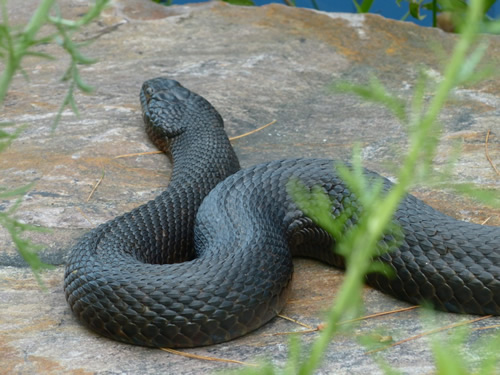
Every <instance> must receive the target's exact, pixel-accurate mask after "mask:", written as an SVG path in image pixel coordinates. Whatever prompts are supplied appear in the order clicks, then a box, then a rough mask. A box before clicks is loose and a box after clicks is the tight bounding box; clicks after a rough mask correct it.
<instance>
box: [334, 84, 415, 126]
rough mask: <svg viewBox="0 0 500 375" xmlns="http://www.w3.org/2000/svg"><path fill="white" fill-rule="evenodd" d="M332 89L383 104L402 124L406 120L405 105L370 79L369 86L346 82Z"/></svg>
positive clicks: (335, 85)
mask: <svg viewBox="0 0 500 375" xmlns="http://www.w3.org/2000/svg"><path fill="white" fill-rule="evenodd" d="M332 89H333V90H335V91H339V92H347V93H352V94H356V95H358V96H360V97H362V98H363V99H365V100H366V101H370V102H373V103H379V104H383V105H384V106H385V107H386V108H387V109H389V110H390V111H391V112H392V113H393V114H394V115H395V116H396V117H397V118H398V119H399V120H400V121H402V122H403V123H405V122H406V120H407V115H406V109H405V108H406V104H405V102H404V101H403V100H402V99H400V98H398V97H397V96H395V95H392V94H390V93H389V92H387V91H386V89H385V87H384V86H383V85H382V84H381V83H380V81H379V80H377V79H376V78H374V77H372V79H371V80H370V85H369V86H366V85H363V86H362V85H355V84H352V83H348V82H339V83H337V84H334V85H333V86H332Z"/></svg>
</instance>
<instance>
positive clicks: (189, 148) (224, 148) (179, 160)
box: [170, 126, 240, 198]
mask: <svg viewBox="0 0 500 375" xmlns="http://www.w3.org/2000/svg"><path fill="white" fill-rule="evenodd" d="M214 150H217V152H214ZM170 156H171V159H172V162H173V172H172V177H171V181H170V184H178V183H181V184H186V183H188V182H190V183H196V184H197V185H196V186H195V187H194V188H195V190H197V191H198V193H196V194H199V195H200V196H201V198H204V196H205V195H206V194H208V192H209V191H210V190H212V188H214V187H215V185H217V183H219V182H220V181H222V180H224V179H225V178H226V177H228V176H229V175H231V174H233V173H235V172H237V171H238V170H239V169H240V165H239V162H238V158H237V156H236V154H235V152H234V150H233V148H232V146H231V144H230V142H229V139H228V137H227V135H226V133H225V131H224V129H223V128H222V127H220V126H206V127H203V128H195V129H192V128H190V129H187V130H186V131H185V132H184V133H183V134H181V135H180V136H178V137H176V138H173V139H172V140H171V142H170ZM202 176H210V178H208V179H207V178H205V179H202V178H201V177H202ZM202 180H203V181H204V182H203V183H200V181H202ZM191 188H193V187H191Z"/></svg>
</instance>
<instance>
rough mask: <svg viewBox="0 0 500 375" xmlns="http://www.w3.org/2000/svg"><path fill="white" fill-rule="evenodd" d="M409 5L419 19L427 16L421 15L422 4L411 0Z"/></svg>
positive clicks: (411, 12) (413, 15) (412, 13)
mask: <svg viewBox="0 0 500 375" xmlns="http://www.w3.org/2000/svg"><path fill="white" fill-rule="evenodd" d="M408 6H409V9H410V14H411V16H412V17H413V18H415V19H417V20H423V19H424V18H425V16H421V15H420V4H419V3H415V2H413V1H411V2H410V4H409V5H408Z"/></svg>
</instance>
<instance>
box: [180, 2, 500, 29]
mask: <svg viewBox="0 0 500 375" xmlns="http://www.w3.org/2000/svg"><path fill="white" fill-rule="evenodd" d="M203 1H206V0H173V4H174V5H175V4H187V3H201V2H203ZM253 1H254V3H255V4H256V5H265V4H270V3H281V4H283V1H276V0H275V1H272V0H253ZM361 2H362V1H361V0H358V3H361ZM295 3H296V5H297V6H298V7H303V8H313V6H312V2H311V0H296V1H295ZM316 3H317V4H318V8H319V9H320V10H324V11H327V12H348V13H356V7H355V6H354V4H353V2H352V0H316ZM407 12H408V2H406V1H402V2H401V6H400V7H399V6H398V5H397V4H396V0H375V1H374V2H373V5H372V7H371V10H370V13H376V14H380V15H382V16H384V17H387V18H392V19H396V20H400V19H401V18H403V16H404V15H405V14H406V13H407ZM488 14H489V15H490V16H491V17H494V18H496V17H498V16H499V15H500V2H496V3H495V4H494V5H493V6H492V7H491V8H490V11H489V12H488ZM422 15H425V16H426V17H425V18H424V19H423V20H420V21H419V20H416V19H415V18H413V17H411V16H408V18H407V21H411V22H414V23H416V24H419V25H422V26H431V25H432V13H431V12H428V11H422Z"/></svg>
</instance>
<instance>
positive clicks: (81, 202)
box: [0, 0, 500, 374]
mask: <svg viewBox="0 0 500 375" xmlns="http://www.w3.org/2000/svg"><path fill="white" fill-rule="evenodd" d="M33 3H35V2H33V1H32V0H18V1H16V5H14V2H12V1H11V2H9V3H8V12H9V17H10V20H11V21H12V22H13V23H14V24H18V25H21V24H23V23H25V22H26V21H27V20H28V19H29V16H30V14H31V13H32V12H33V10H34V9H35V5H34V4H33ZM87 3H88V2H87V1H83V0H78V1H71V2H61V4H60V10H61V13H62V15H63V16H64V17H66V18H70V19H77V18H79V17H81V15H82V14H84V13H85V11H86V9H87ZM44 32H48V29H47V30H44ZM75 38H76V40H78V41H82V42H83V41H88V40H93V43H92V44H90V45H89V46H87V47H85V49H84V53H85V54H87V55H88V56H90V57H93V58H96V59H98V62H97V63H96V64H93V65H89V66H81V67H80V71H81V75H82V77H83V79H84V80H86V81H87V82H88V83H90V84H91V85H92V86H94V87H95V92H94V93H93V94H92V95H82V94H76V101H77V105H78V108H79V111H80V116H79V117H76V116H74V115H73V114H72V113H71V112H70V111H69V110H65V111H64V112H63V116H62V121H61V124H60V125H59V126H58V127H57V129H55V131H52V122H53V120H54V118H55V115H56V113H57V110H58V108H59V106H60V104H61V103H62V101H63V99H64V97H65V95H66V92H67V85H66V84H65V83H63V82H60V81H59V78H60V77H61V76H62V75H63V74H64V71H65V69H66V68H67V64H68V63H69V60H68V57H67V56H66V55H65V53H64V51H63V50H62V49H61V48H60V47H58V46H57V45H55V44H46V45H44V46H41V47H39V51H40V52H44V53H49V54H52V55H54V56H55V57H56V58H57V59H56V60H54V61H48V60H40V59H38V58H35V57H28V58H26V59H25V60H24V62H23V68H24V70H25V72H26V73H27V74H28V76H29V81H27V80H26V79H25V78H24V77H23V76H22V75H21V74H20V73H19V74H18V75H17V76H16V77H15V79H14V81H13V83H12V85H11V89H10V91H9V94H8V96H7V98H6V100H5V103H4V105H3V108H2V110H1V114H0V121H13V122H16V123H25V124H26V128H25V130H24V131H23V132H22V134H21V135H20V136H19V137H18V138H17V139H16V140H15V141H14V142H13V143H12V145H11V146H10V148H8V149H7V150H6V151H5V152H3V153H2V155H1V159H0V181H1V183H0V185H2V186H5V187H9V188H15V187H20V186H23V185H25V184H28V183H32V182H34V183H35V184H34V186H33V188H32V190H31V191H30V192H29V193H28V194H26V196H25V197H24V198H23V200H22V202H21V204H20V207H19V209H18V210H17V213H16V215H17V217H18V218H19V219H20V220H22V221H24V222H26V223H30V224H33V225H36V226H41V227H45V228H49V229H50V232H49V233H31V234H30V238H31V239H33V240H34V241H36V242H37V243H40V244H43V245H44V246H45V247H44V249H43V250H42V251H41V252H40V256H41V258H42V259H43V260H44V261H46V262H48V263H51V264H53V265H55V266H56V267H55V269H54V270H51V271H45V272H43V273H42V275H41V279H42V280H43V282H44V285H45V289H44V290H41V289H40V287H39V285H38V284H37V282H36V280H35V278H34V277H33V276H32V274H31V271H30V270H29V269H28V268H26V267H25V264H24V261H23V260H22V259H21V258H20V256H19V255H18V254H17V252H16V250H15V249H14V247H13V245H12V242H11V240H10V237H9V236H8V235H7V233H5V232H4V231H3V228H0V248H2V249H3V251H2V252H1V253H0V373H6V374H7V373H9V374H10V373H19V374H21V373H22V374H58V373H65V374H67V373H75V374H87V373H98V374H118V373H120V374H122V373H172V374H173V373H183V374H200V373H207V372H210V371H212V370H220V369H229V368H238V367H240V365H235V364H227V363H220V362H209V361H204V360H197V359H188V358H185V357H180V356H176V355H173V354H169V353H165V352H163V351H160V350H152V349H146V348H141V347H135V346H131V345H125V344H120V343H116V342H113V341H110V340H108V339H105V338H102V337H99V336H97V335H95V334H94V333H92V332H90V331H88V330H87V329H85V328H84V327H83V326H81V325H80V324H79V323H78V322H77V321H76V319H75V318H74V317H73V316H72V314H71V311H70V309H69V307H68V306H67V304H66V301H65V299H64V294H63V291H62V276H63V268H64V262H65V256H66V255H67V251H68V248H69V247H70V246H71V244H72V243H73V242H74V241H75V240H76V239H77V238H78V237H79V236H80V235H82V234H83V233H85V232H86V231H88V230H89V229H90V228H93V227H95V226H96V225H98V224H100V223H103V222H105V221H107V220H109V219H111V218H113V217H115V216H117V215H118V214H120V213H123V212H126V211H129V210H130V209H132V208H134V207H137V206H138V205H140V204H142V203H144V202H146V201H148V200H150V199H152V198H153V197H155V196H156V195H158V194H159V192H161V191H162V190H163V189H165V187H166V186H167V185H168V180H169V176H170V172H171V166H170V164H169V162H168V160H167V159H166V157H165V156H164V155H142V156H133V157H126V158H125V157H124V158H117V156H120V155H124V154H130V153H140V152H147V151H153V150H155V148H154V146H153V145H152V143H151V142H150V141H149V140H148V138H147V137H146V135H145V133H144V129H143V124H142V119H141V111H140V105H139V101H138V93H139V89H140V86H141V84H142V82H143V81H145V80H147V79H149V78H152V77H156V76H168V77H170V78H174V79H176V80H178V81H180V82H181V83H182V84H183V85H184V86H186V87H188V88H190V89H192V90H193V91H196V92H198V93H199V94H201V95H203V96H205V97H206V98H207V99H208V100H209V101H210V102H211V103H212V104H214V106H215V107H216V108H218V110H219V111H220V113H221V115H222V116H223V118H224V120H225V124H226V129H227V132H228V134H229V135H230V136H235V135H239V134H242V133H245V132H247V131H250V130H253V129H255V128H257V127H259V126H261V125H264V124H266V123H268V122H270V121H271V120H273V119H276V120H277V122H276V124H274V125H273V126H271V127H268V128H266V129H265V130H263V131H261V132H258V133H256V134H253V135H251V136H247V137H245V138H242V139H240V140H237V141H234V147H235V149H236V152H237V153H238V155H239V157H240V160H241V164H242V166H243V167H247V166H250V165H253V164H256V163H259V162H263V161H268V160H272V159H278V158H286V157H297V156H305V157H311V156H321V157H331V158H336V159H341V160H348V159H349V158H350V156H351V155H352V149H353V146H354V145H355V144H359V145H360V147H361V150H362V156H363V162H364V164H365V165H366V166H367V167H369V168H370V169H373V170H376V171H378V172H379V173H381V174H382V175H385V176H387V177H392V176H393V175H394V167H397V166H398V165H399V164H400V161H401V159H402V156H403V155H404V151H405V149H406V146H407V139H408V137H407V133H406V130H405V128H404V127H403V126H402V125H401V124H400V123H399V122H398V121H397V120H396V119H395V118H394V117H392V116H391V115H390V114H389V113H388V111H386V110H385V109H383V108H380V107H379V106H376V105H373V104H367V103H366V102H364V101H362V100H360V99H358V98H356V97H353V96H350V95H346V94H340V93H335V92H333V91H332V90H331V84H332V83H334V82H339V81H350V82H358V83H360V82H368V81H369V79H370V77H372V76H377V77H379V79H380V80H381V81H382V82H383V83H384V84H385V85H386V86H387V87H388V89H389V90H391V91H392V92H394V93H397V94H398V95H399V96H400V97H401V98H403V99H404V100H407V101H408V102H409V101H410V100H411V95H412V90H413V89H414V87H415V84H416V82H417V79H418V76H419V74H420V72H421V71H422V70H424V71H426V72H427V73H428V74H430V75H431V76H432V77H433V78H434V79H435V80H436V81H438V80H439V79H440V77H441V73H440V72H441V71H442V66H443V60H442V56H448V55H449V52H450V51H451V48H452V46H453V43H454V42H455V41H456V40H457V37H456V36H455V35H452V34H446V33H444V32H442V31H440V30H437V29H430V28H422V27H418V26H415V25H413V24H411V23H404V22H398V21H393V20H387V19H384V18H382V17H379V16H376V15H358V14H339V13H322V12H316V11H312V10H306V9H297V8H291V7H286V6H281V5H269V6H264V7H235V6H230V5H227V4H224V3H218V2H215V3H204V4H197V5H188V6H173V7H168V8H167V7H162V6H159V5H157V4H154V3H152V2H145V1H139V0H115V1H114V2H113V3H112V6H111V7H110V8H109V9H107V10H106V11H105V13H104V14H103V15H102V17H101V18H100V20H99V21H98V22H94V23H93V24H92V25H90V26H89V27H88V28H86V29H85V30H82V31H81V32H79V33H78V34H77V35H75ZM484 39H485V40H487V41H488V42H489V47H488V51H487V53H486V60H488V61H489V62H490V63H491V64H493V65H494V66H498V65H499V63H500V38H499V37H495V36H487V37H486V36H485V37H484ZM436 50H438V51H441V53H436ZM499 87H500V78H499V77H498V76H496V77H492V78H489V79H488V80H485V81H483V82H481V83H477V84H474V85H472V86H468V87H460V88H458V89H456V90H455V91H454V93H453V98H452V100H451V101H450V103H449V104H448V105H447V106H446V108H445V110H444V111H443V113H442V116H441V121H442V123H443V124H444V131H443V134H442V141H441V143H440V145H439V149H438V153H437V155H436V158H435V164H434V168H436V169H437V170H439V171H444V170H446V169H447V167H448V165H449V157H450V155H451V154H453V150H454V149H455V146H456V144H457V143H460V146H461V150H462V151H461V153H460V156H459V157H458V160H457V161H456V164H455V166H454V168H453V171H452V175H451V178H452V179H453V181H455V182H470V183H473V184H475V185H477V186H480V187H485V188H488V189H494V190H497V189H498V188H499V187H500V180H499V178H498V175H497V174H496V173H495V171H494V169H493V168H492V166H491V164H490V162H489V161H488V159H487V158H486V156H485V138H486V134H487V132H488V130H491V133H490V135H489V143H488V149H489V157H490V159H491V161H492V162H493V163H494V164H496V165H500V147H499V132H500V127H499V125H498V118H499V116H500V89H499ZM430 92H431V90H430V89H429V93H430ZM102 176H103V178H102V181H101V182H100V184H99V186H98V188H97V189H96V190H95V192H94V193H93V194H92V196H91V197H90V199H89V195H90V193H91V191H92V189H93V187H94V186H95V184H96V183H97V181H99V180H100V179H101V177H102ZM414 193H415V195H417V196H418V197H419V198H421V199H423V200H425V201H426V202H427V203H429V204H430V205H432V206H434V207H435V208H437V209H439V210H440V211H442V212H445V213H447V214H449V215H451V216H454V217H456V218H458V219H462V220H467V221H473V222H477V223H482V222H483V221H485V220H487V219H489V221H488V224H490V225H500V210H498V209H497V210H495V209H492V208H488V207H486V206H481V205H479V204H478V203H477V202H474V201H472V200H469V199H466V198H464V197H461V196H459V195H456V194H455V193H453V192H452V191H450V190H448V189H445V188H442V189H438V188H424V187H420V188H418V189H415V191H414ZM10 204H12V202H9V201H4V202H0V209H3V210H5V209H6V208H8V207H9V206H10ZM342 280H343V276H342V272H341V271H338V270H335V269H332V268H330V267H328V266H325V265H323V264H320V263H318V262H314V261H310V260H300V259H299V260H297V262H296V275H295V279H294V289H293V294H292V296H291V299H290V301H289V303H288V305H287V306H286V308H285V311H284V312H283V313H284V314H285V315H288V316H291V317H293V318H295V319H297V320H299V321H301V322H304V323H307V324H309V325H311V326H315V325H317V324H319V323H320V322H321V321H322V317H323V316H324V312H325V310H326V309H327V308H328V306H329V305H330V304H331V301H332V299H333V298H334V297H335V294H336V291H337V290H338V287H339V285H340V283H341V282H342ZM364 300H365V303H366V313H367V314H371V313H376V312H381V311H387V310H391V309H395V308H404V307H408V305H407V304H405V303H403V302H399V301H396V300H394V299H393V298H391V297H388V296H385V295H383V294H381V293H379V292H377V291H375V290H373V289H371V288H368V287H366V288H365V290H364ZM436 315H437V319H436V322H438V324H439V325H440V326H443V325H446V324H448V323H450V324H451V323H454V322H458V321H462V320H464V319H467V318H470V317H464V316H458V315H453V314H446V313H436ZM499 322H500V321H499V319H498V318H491V319H487V320H483V321H481V322H477V323H475V325H474V326H473V327H480V326H487V325H493V324H498V323H499ZM436 324H437V323H436ZM300 329H301V327H299V326H297V325H295V324H294V323H291V322H288V321H285V320H283V319H279V318H276V319H274V320H273V321H271V322H270V323H269V324H267V325H266V326H264V327H263V328H261V329H259V330H257V331H256V332H254V333H252V334H250V335H248V336H246V337H243V338H241V339H237V340H234V341H231V342H228V343H224V344H220V345H215V346H210V347H205V348H197V349H192V350H187V352H189V353H195V354H199V355H206V356H211V357H222V358H228V359H235V360H240V361H245V362H252V363H255V362H256V361H258V360H261V359H268V360H270V361H272V362H273V363H274V364H276V365H282V364H283V363H284V361H285V360H286V358H287V342H288V337H287V335H276V333H280V332H289V331H296V330H300ZM428 329H429V327H428V326H426V324H424V322H423V320H422V319H421V317H420V313H419V312H418V309H417V310H411V311H406V312H402V313H399V314H392V315H387V316H383V317H379V318H377V319H368V320H365V321H363V322H362V323H361V324H360V325H359V326H358V327H357V328H356V329H355V330H354V331H350V332H349V333H343V334H341V335H339V336H338V337H336V339H335V340H334V342H332V344H331V347H330V348H329V350H328V352H327V353H326V356H325V361H324V364H323V366H322V367H321V370H318V372H317V373H318V374H321V373H325V374H326V373H337V374H344V373H345V374H352V373H368V372H370V373H381V370H380V369H379V367H378V366H377V364H376V362H375V360H374V359H373V357H371V356H370V355H366V354H365V352H366V349H365V348H364V347H363V346H362V345H360V344H359V343H358V340H357V338H358V337H359V336H361V335H362V334H364V333H369V332H373V331H377V332H379V334H381V335H382V336H388V337H391V338H392V340H394V341H398V340H401V339H405V338H408V337H410V336H413V335H416V334H419V333H422V332H424V331H426V330H428ZM382 333H383V334H382ZM488 334H489V331H488V330H483V331H474V332H473V334H472V336H471V339H470V342H471V343H472V342H474V341H476V340H477V339H478V338H479V337H481V336H488ZM316 336H317V333H310V334H307V335H302V336H301V340H302V342H303V344H304V345H305V346H308V345H309V344H310V343H311V342H313V341H314V339H315V337H316ZM382 336H381V337H382ZM471 345H472V344H471ZM468 348H469V347H468ZM477 354H478V353H477V352H473V351H471V352H470V353H469V354H464V355H467V356H468V357H470V358H471V359H474V358H476V357H475V356H476V355H477ZM479 354H480V353H479ZM380 355H381V356H382V358H384V359H385V360H386V361H387V362H389V363H390V364H391V365H392V366H394V367H395V368H397V369H399V370H400V371H401V372H402V373H405V374H421V373H431V372H433V371H434V365H433V360H432V356H431V353H430V349H429V345H428V341H427V340H425V339H419V340H415V341H411V342H408V343H405V344H402V345H398V346H395V347H393V348H390V349H386V350H385V351H383V352H381V353H380Z"/></svg>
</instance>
